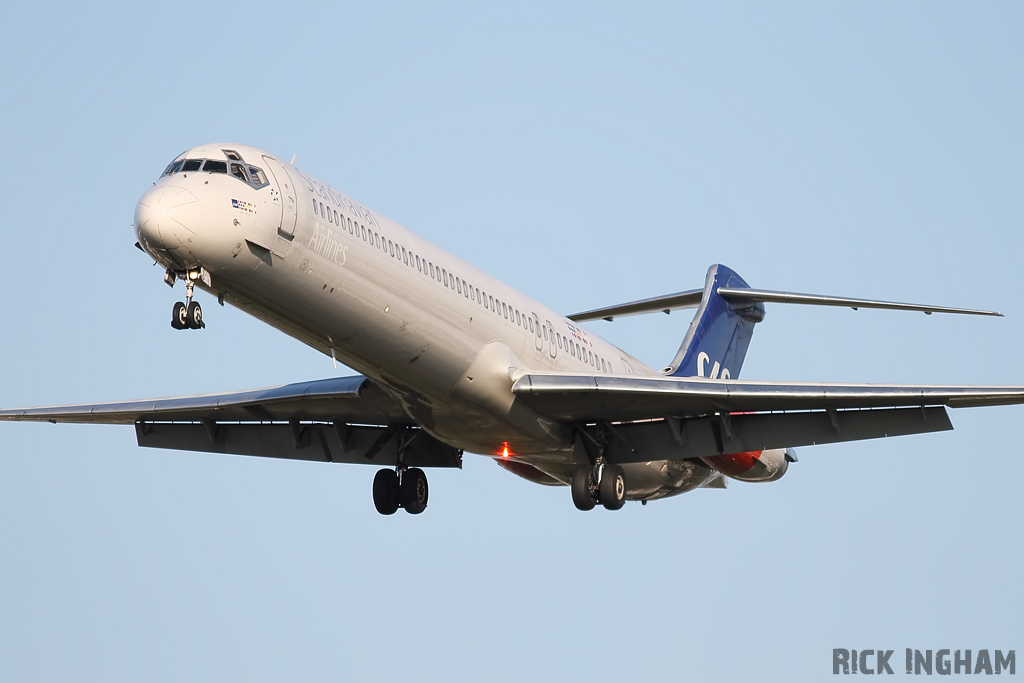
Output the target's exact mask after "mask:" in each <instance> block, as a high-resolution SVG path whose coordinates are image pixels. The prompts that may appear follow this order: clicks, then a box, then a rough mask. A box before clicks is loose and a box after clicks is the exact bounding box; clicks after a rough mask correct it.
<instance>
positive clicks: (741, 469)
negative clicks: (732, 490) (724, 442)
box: [701, 448, 796, 481]
mask: <svg viewBox="0 0 1024 683" xmlns="http://www.w3.org/2000/svg"><path fill="white" fill-rule="evenodd" d="M701 460H703V461H704V464H705V465H707V466H708V467H710V468H711V469H713V470H716V471H718V472H721V473H722V474H724V475H725V476H727V477H730V478H731V479H737V480H739V481H776V480H777V479H782V475H784V474H785V473H786V470H787V469H788V468H789V463H791V462H796V453H795V452H793V450H792V449H791V448H774V449H772V450H770V451H748V452H746V453H730V454H729V455H713V456H710V457H707V458H701Z"/></svg>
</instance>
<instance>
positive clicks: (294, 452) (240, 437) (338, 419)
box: [0, 375, 462, 467]
mask: <svg viewBox="0 0 1024 683" xmlns="http://www.w3.org/2000/svg"><path fill="white" fill-rule="evenodd" d="M0 420H7V421H30V422H53V423H57V422H70V423H77V424H134V425H135V434H136V437H137V439H138V442H139V445H140V446H146V447H150V448H170V449H177V450H188V451H202V452H209V453H233V454H236V455H258V456H264V457H270V458H291V459H297V460H319V461H325V462H347V463H364V464H374V465H379V466H387V467H391V466H394V465H396V464H397V462H398V457H399V450H400V449H401V450H404V451H405V461H404V462H405V464H406V465H408V466H410V467H461V466H462V454H461V451H459V450H457V449H455V448H452V447H451V446H448V445H446V444H443V443H441V442H440V441H438V440H437V439H435V438H434V437H432V436H430V435H429V434H427V433H426V432H424V431H423V430H422V429H419V427H417V426H416V423H415V422H414V421H413V420H411V419H409V417H408V416H407V415H406V414H405V411H404V410H402V406H401V405H400V404H399V403H398V401H397V400H395V399H394V398H392V396H390V395H389V394H388V393H387V392H386V391H384V390H383V389H382V388H381V387H380V385H378V384H377V383H376V382H374V381H373V380H371V379H369V378H367V377H363V376H361V375H357V376H354V377H332V378H330V379H322V380H316V381H313V382H299V383H297V384H287V385H284V386H279V387H270V388H267V389H253V390H251V391H239V392H230V393H222V394H204V395H198V396H179V397H175V398H157V399H142V400H134V401H119V402H116V403H86V404H79V405H68V406H49V407H45V408H15V409H8V410H0Z"/></svg>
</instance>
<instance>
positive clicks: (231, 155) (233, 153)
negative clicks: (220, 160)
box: [221, 149, 242, 161]
mask: <svg viewBox="0 0 1024 683" xmlns="http://www.w3.org/2000/svg"><path fill="white" fill-rule="evenodd" d="M221 151H222V152H224V156H226V157H227V158H228V159H231V160H232V161H241V160H242V157H240V156H239V155H238V152H236V151H234V150H233V149H222V150H221Z"/></svg>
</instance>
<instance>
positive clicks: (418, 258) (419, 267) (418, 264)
mask: <svg viewBox="0 0 1024 683" xmlns="http://www.w3.org/2000/svg"><path fill="white" fill-rule="evenodd" d="M416 270H419V271H422V270H423V268H422V267H421V266H420V257H419V256H417V257H416Z"/></svg>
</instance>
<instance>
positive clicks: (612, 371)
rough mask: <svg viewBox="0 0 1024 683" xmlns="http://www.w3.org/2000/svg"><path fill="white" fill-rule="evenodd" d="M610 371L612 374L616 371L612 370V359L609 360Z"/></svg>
mask: <svg viewBox="0 0 1024 683" xmlns="http://www.w3.org/2000/svg"><path fill="white" fill-rule="evenodd" d="M608 372H609V374H611V373H614V372H615V371H614V370H612V364H611V361H609V362H608Z"/></svg>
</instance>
